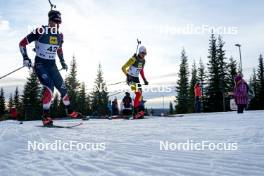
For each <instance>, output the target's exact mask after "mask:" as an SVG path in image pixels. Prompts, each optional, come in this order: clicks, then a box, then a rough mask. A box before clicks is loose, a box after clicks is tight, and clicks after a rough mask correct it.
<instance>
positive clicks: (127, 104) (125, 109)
mask: <svg viewBox="0 0 264 176" xmlns="http://www.w3.org/2000/svg"><path fill="white" fill-rule="evenodd" d="M132 108H133V106H132V98H131V97H130V93H129V92H126V95H125V97H124V98H123V100H122V114H123V115H124V116H129V115H132Z"/></svg>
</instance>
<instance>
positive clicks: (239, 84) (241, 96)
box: [234, 74, 249, 114]
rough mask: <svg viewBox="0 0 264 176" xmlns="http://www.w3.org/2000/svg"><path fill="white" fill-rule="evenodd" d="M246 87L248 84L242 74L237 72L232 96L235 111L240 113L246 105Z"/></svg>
mask: <svg viewBox="0 0 264 176" xmlns="http://www.w3.org/2000/svg"><path fill="white" fill-rule="evenodd" d="M248 89H249V86H248V84H247V83H246V81H245V80H244V79H243V77H242V75H241V74H239V75H237V76H236V77H235V88H234V97H235V102H236V104H237V113H239V114H241V113H243V112H244V110H245V109H246V107H247V104H248Z"/></svg>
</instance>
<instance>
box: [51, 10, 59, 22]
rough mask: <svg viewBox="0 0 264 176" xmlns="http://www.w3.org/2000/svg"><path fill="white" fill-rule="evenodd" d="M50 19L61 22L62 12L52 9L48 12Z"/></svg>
mask: <svg viewBox="0 0 264 176" xmlns="http://www.w3.org/2000/svg"><path fill="white" fill-rule="evenodd" d="M48 16H49V20H50V21H54V22H59V23H61V13H60V12H59V11H57V10H51V11H49V13H48Z"/></svg>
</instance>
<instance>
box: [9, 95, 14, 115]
mask: <svg viewBox="0 0 264 176" xmlns="http://www.w3.org/2000/svg"><path fill="white" fill-rule="evenodd" d="M13 106H14V100H13V95H12V94H10V96H9V100H8V112H11V109H12V107H13Z"/></svg>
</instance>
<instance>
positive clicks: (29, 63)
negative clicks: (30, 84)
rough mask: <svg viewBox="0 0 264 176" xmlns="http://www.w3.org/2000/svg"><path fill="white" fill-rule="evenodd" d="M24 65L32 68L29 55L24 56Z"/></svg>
mask: <svg viewBox="0 0 264 176" xmlns="http://www.w3.org/2000/svg"><path fill="white" fill-rule="evenodd" d="M23 65H24V67H28V68H30V67H31V66H32V62H31V60H30V59H29V57H28V56H25V57H24V61H23Z"/></svg>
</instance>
